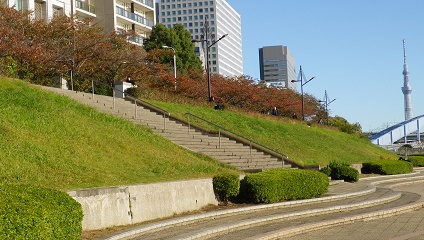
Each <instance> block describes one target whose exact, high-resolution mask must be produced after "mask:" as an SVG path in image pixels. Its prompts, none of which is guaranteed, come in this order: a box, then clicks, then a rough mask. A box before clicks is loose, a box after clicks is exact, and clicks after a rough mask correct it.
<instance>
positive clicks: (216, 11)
mask: <svg viewBox="0 0 424 240" xmlns="http://www.w3.org/2000/svg"><path fill="white" fill-rule="evenodd" d="M156 9H157V21H158V22H160V23H162V24H164V25H165V26H166V27H168V28H171V27H173V26H174V25H175V24H182V25H183V26H184V28H185V29H187V30H188V31H189V32H190V33H191V36H192V39H193V40H200V41H201V40H206V39H208V43H207V44H206V43H205V42H203V44H201V47H202V48H203V52H205V53H206V52H207V49H206V48H207V47H209V67H210V72H211V73H218V74H221V75H224V76H230V77H232V76H240V75H242V74H243V56H242V38H241V17H240V14H238V13H237V12H236V11H235V10H234V9H233V8H232V7H231V6H230V5H229V4H228V3H227V2H226V1H225V0H158V3H157V7H156ZM206 22H207V24H205V23H206ZM207 26H208V27H207ZM206 27H207V28H206ZM207 33H208V34H207ZM206 34H207V35H208V36H206ZM225 34H228V35H227V36H226V37H225V38H223V39H221V40H220V41H218V42H217V43H215V44H213V43H214V41H216V40H218V39H219V38H221V37H222V36H224V35H225ZM212 44H213V45H212ZM202 60H204V59H202ZM205 65H206V64H205Z"/></svg>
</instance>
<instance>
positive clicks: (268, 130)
mask: <svg viewBox="0 0 424 240" xmlns="http://www.w3.org/2000/svg"><path fill="white" fill-rule="evenodd" d="M152 102H153V103H154V104H156V105H158V106H160V107H162V108H164V109H166V110H168V111H169V112H171V113H172V114H173V115H177V116H180V117H182V118H186V116H185V115H184V114H185V113H186V112H191V113H193V114H196V115H198V116H201V117H202V118H204V119H207V120H209V121H212V122H215V123H217V124H219V125H221V126H225V127H226V128H227V129H229V130H231V131H233V132H236V133H239V134H241V135H244V136H246V137H248V138H250V139H253V140H255V141H256V142H258V143H261V144H263V145H265V146H268V147H270V148H273V149H275V150H278V151H279V152H282V153H284V154H286V155H288V156H289V158H290V159H292V160H295V161H298V162H300V163H303V164H320V165H326V164H328V162H329V161H331V160H338V161H344V162H348V163H359V162H366V161H373V160H378V159H390V158H393V159H394V158H396V156H395V155H394V154H393V153H391V152H388V151H386V150H384V149H382V148H380V147H377V146H374V145H373V144H371V143H370V142H369V141H368V140H367V139H362V138H359V137H358V136H355V135H348V134H345V133H342V132H338V131H334V130H331V129H327V128H323V127H321V126H318V125H313V126H311V127H309V126H307V125H306V124H304V123H302V122H300V121H293V120H291V119H283V118H276V117H273V116H268V115H250V114H242V113H236V112H231V111H228V110H225V111H215V110H213V109H212V107H196V106H192V105H189V104H184V105H183V104H172V103H165V102H158V101H152ZM0 104H1V105H2V108H1V110H0V134H1V139H2V141H1V143H0V182H1V183H32V184H37V185H42V186H46V187H52V188H56V189H64V190H65V189H75V188H91V187H101V186H114V185H125V184H138V183H150V182H160V181H169V180H178V179H189V178H199V177H211V176H213V175H215V174H217V173H221V172H236V171H235V170H234V169H232V168H229V167H227V166H224V165H222V164H219V163H218V162H216V161H215V160H213V159H210V158H208V157H205V156H202V155H199V154H195V153H192V152H190V151H187V150H186V149H184V148H181V147H179V146H176V145H174V144H172V143H171V142H170V141H168V140H165V139H163V138H162V137H160V136H158V135H156V134H154V133H153V132H152V131H151V130H150V129H148V128H144V127H141V126H136V125H133V124H132V123H130V122H128V121H126V120H123V119H120V118H117V117H114V116H110V115H106V114H102V113H99V112H97V111H95V110H93V109H91V108H89V107H86V106H83V105H80V104H78V103H76V102H74V101H71V100H69V99H67V98H65V97H62V96H58V95H56V94H53V93H50V92H45V91H42V90H40V89H39V88H37V87H34V86H31V85H29V84H27V83H25V82H23V81H19V80H13V79H6V78H0Z"/></svg>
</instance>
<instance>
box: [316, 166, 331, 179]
mask: <svg viewBox="0 0 424 240" xmlns="http://www.w3.org/2000/svg"><path fill="white" fill-rule="evenodd" d="M319 171H320V172H322V173H324V174H325V175H327V176H328V177H329V176H330V175H331V168H330V167H323V168H321V169H320V170H319Z"/></svg>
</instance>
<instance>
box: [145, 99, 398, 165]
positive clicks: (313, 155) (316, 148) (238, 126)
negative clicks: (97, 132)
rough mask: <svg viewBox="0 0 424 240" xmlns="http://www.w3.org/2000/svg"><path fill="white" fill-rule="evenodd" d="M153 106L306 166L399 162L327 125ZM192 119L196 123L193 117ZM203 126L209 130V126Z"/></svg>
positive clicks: (207, 109) (184, 106) (187, 107)
mask: <svg viewBox="0 0 424 240" xmlns="http://www.w3.org/2000/svg"><path fill="white" fill-rule="evenodd" d="M151 102H152V103H153V104H155V105H157V106H159V107H161V108H163V109H166V110H167V111H169V112H170V113H171V114H173V115H177V116H179V117H180V118H183V119H188V117H187V115H185V113H187V112H190V113H192V114H194V115H196V116H199V117H201V118H203V119H205V120H208V121H210V122H213V123H216V124H217V125H219V126H222V127H224V128H225V129H228V130H230V131H232V132H235V133H238V134H240V135H243V136H244V137H247V138H249V139H251V140H254V141H255V142H258V143H260V144H262V145H265V146H267V147H269V148H272V149H274V150H277V151H279V152H281V153H284V154H286V155H287V156H289V158H290V159H292V160H294V161H296V162H299V163H303V164H305V165H311V164H320V165H321V166H325V165H327V164H328V163H329V162H330V161H332V160H335V161H343V162H347V163H362V162H369V161H374V160H379V159H397V157H396V155H395V154H393V153H392V152H389V151H387V150H385V149H383V148H381V147H378V146H376V145H374V144H372V143H371V142H370V141H368V139H366V138H361V137H359V136H358V135H352V134H346V133H343V132H340V131H337V130H335V129H331V128H328V127H326V126H325V125H320V124H313V125H312V126H308V125H307V124H306V123H304V122H302V121H298V120H292V119H288V118H283V117H274V116H270V115H265V114H249V113H237V112H233V111H227V110H224V111H216V110H214V109H213V108H212V105H211V106H209V107H198V106H192V105H188V104H172V103H166V102H159V101H151ZM190 119H191V120H192V121H193V120H194V118H193V117H191V118H190ZM196 123H198V124H202V123H199V122H196ZM203 126H204V127H208V126H207V125H203ZM209 127H211V126H209ZM215 129H216V128H215Z"/></svg>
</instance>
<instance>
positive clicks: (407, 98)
mask: <svg viewBox="0 0 424 240" xmlns="http://www.w3.org/2000/svg"><path fill="white" fill-rule="evenodd" d="M402 73H403V87H402V92H403V96H404V102H405V120H409V119H411V118H412V103H411V92H412V87H411V86H410V85H409V72H408V64H406V47H405V39H404V40H403V72H402Z"/></svg>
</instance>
